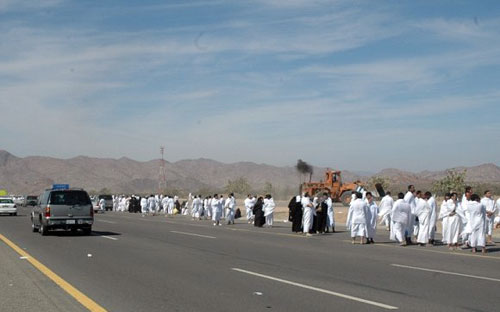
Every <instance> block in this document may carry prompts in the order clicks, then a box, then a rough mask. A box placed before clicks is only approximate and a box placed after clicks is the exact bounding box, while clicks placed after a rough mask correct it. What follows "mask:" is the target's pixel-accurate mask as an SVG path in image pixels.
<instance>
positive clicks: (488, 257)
mask: <svg viewBox="0 0 500 312" xmlns="http://www.w3.org/2000/svg"><path fill="white" fill-rule="evenodd" d="M343 242H346V243H351V241H350V240H343ZM370 245H372V244H370ZM373 245H375V246H383V247H392V248H398V249H400V250H416V251H424V252H433V253H440V254H445V255H452V256H463V257H473V258H486V259H494V260H500V257H493V256H484V255H478V254H474V255H473V254H466V253H462V252H453V251H449V252H447V251H440V250H430V249H424V247H421V248H411V247H409V246H406V247H401V246H399V245H390V244H380V243H375V244H373Z"/></svg>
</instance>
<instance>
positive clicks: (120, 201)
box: [99, 193, 276, 227]
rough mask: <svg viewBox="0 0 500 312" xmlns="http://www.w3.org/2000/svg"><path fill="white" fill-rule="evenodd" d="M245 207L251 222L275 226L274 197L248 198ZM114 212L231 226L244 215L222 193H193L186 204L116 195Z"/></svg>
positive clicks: (162, 198)
mask: <svg viewBox="0 0 500 312" xmlns="http://www.w3.org/2000/svg"><path fill="white" fill-rule="evenodd" d="M244 204H245V209H246V219H247V221H248V223H254V224H255V225H256V226H262V225H263V224H264V223H265V224H266V225H267V226H268V227H272V226H273V222H274V209H275V207H276V204H275V202H274V199H273V198H272V196H271V195H266V196H265V198H264V197H259V198H257V197H256V196H253V195H248V197H247V198H246V199H245V202H244ZM105 205H106V203H105V200H104V199H101V200H100V201H99V206H100V208H101V210H103V211H104V210H105ZM113 211H118V212H125V211H128V212H140V213H142V215H143V216H145V215H148V214H152V215H155V214H163V215H166V216H168V215H175V214H181V215H191V217H192V218H193V220H201V219H204V220H207V219H208V220H212V221H213V223H214V226H216V225H221V219H224V220H225V221H226V222H227V224H228V225H230V224H234V219H235V217H240V216H241V211H240V210H239V209H238V208H237V207H236V199H235V197H234V194H233V193H231V194H229V195H228V196H227V197H226V198H224V196H223V195H219V194H214V195H213V196H206V197H205V198H203V197H202V196H201V195H194V196H193V195H191V194H189V196H188V200H186V201H184V202H183V203H180V202H179V197H178V196H169V195H166V196H164V195H150V196H148V197H140V196H135V195H132V196H125V195H120V196H118V195H117V196H115V195H113Z"/></svg>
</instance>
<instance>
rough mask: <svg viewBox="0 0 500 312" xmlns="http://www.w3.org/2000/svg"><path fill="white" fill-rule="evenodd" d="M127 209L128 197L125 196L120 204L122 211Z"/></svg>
mask: <svg viewBox="0 0 500 312" xmlns="http://www.w3.org/2000/svg"><path fill="white" fill-rule="evenodd" d="M126 210H127V197H125V196H123V197H122V200H121V205H120V211H121V212H125V211H126Z"/></svg>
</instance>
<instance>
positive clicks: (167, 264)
mask: <svg viewBox="0 0 500 312" xmlns="http://www.w3.org/2000/svg"><path fill="white" fill-rule="evenodd" d="M28 211H29V210H28V209H24V208H22V209H20V211H19V212H20V216H18V217H8V216H5V217H4V216H2V217H0V234H2V235H4V236H5V237H6V238H8V239H9V240H11V241H12V242H13V243H15V244H16V245H17V246H19V247H20V248H22V249H23V250H25V251H26V252H28V253H29V254H30V255H31V256H32V257H33V258H36V259H37V260H38V261H39V262H41V263H43V264H44V265H45V266H47V267H48V268H50V270H52V271H53V272H54V273H56V274H57V275H58V276H60V277H61V278H63V279H64V280H65V281H66V282H68V283H70V284H71V285H72V286H74V287H75V288H77V289H78V290H80V291H81V292H82V293H84V294H85V295H86V296H88V297H89V298H91V299H92V300H94V301H95V302H96V303H98V304H99V305H100V306H102V307H103V308H104V309H106V310H108V311H384V310H389V309H396V308H397V309H399V310H401V311H498V310H499V309H500V308H499V307H500V291H499V290H500V252H499V251H500V248H498V247H496V246H492V247H489V251H490V252H489V253H488V254H487V256H481V255H472V254H471V253H470V251H451V252H450V251H448V249H447V248H446V247H445V246H439V247H419V246H410V247H399V246H397V245H396V244H394V243H391V242H389V240H388V236H389V235H388V232H386V231H385V230H380V231H379V232H378V233H377V237H376V239H375V241H376V242H377V244H375V245H352V244H351V243H350V238H349V234H348V233H347V232H340V233H335V234H330V235H322V236H313V237H304V236H298V235H296V234H292V233H291V232H290V224H289V223H288V224H286V223H281V222H280V223H277V224H276V226H275V227H274V228H272V229H266V228H263V229H259V228H255V227H253V226H251V225H248V224H247V223H246V222H244V221H243V220H242V221H237V224H235V225H231V226H227V225H223V226H221V227H214V226H213V225H212V223H211V222H209V221H192V220H190V219H189V218H187V217H183V216H175V217H169V218H165V217H164V216H154V217H153V216H146V217H141V215H139V214H129V213H114V212H108V213H105V214H99V215H97V216H96V224H95V225H94V228H93V230H94V231H93V234H92V236H81V235H74V234H71V233H66V232H54V233H52V234H51V235H49V236H46V237H42V236H41V235H39V234H37V233H32V232H31V228H30V221H29V218H28ZM338 229H340V230H341V229H342V228H341V227H338ZM0 251H1V253H0V260H1V263H2V266H4V263H8V265H5V266H4V268H7V269H3V270H0V274H2V275H1V276H0V277H2V282H1V283H2V284H1V285H0V294H1V295H0V296H1V297H0V298H2V301H3V302H5V301H4V300H7V301H9V300H10V302H11V304H10V305H8V306H5V305H4V306H3V307H2V309H1V310H2V311H31V310H38V311H53V310H56V309H52V310H51V309H46V308H47V306H50V305H47V302H43V304H39V301H40V300H41V299H40V298H44V297H50V298H51V300H52V301H53V303H52V306H57V307H64V306H66V307H67V309H66V311H78V309H79V308H80V307H78V306H77V305H78V303H76V305H75V300H74V299H73V298H72V297H70V296H69V295H68V294H66V293H65V292H64V291H63V290H62V289H60V288H58V287H57V286H56V285H55V284H53V283H52V282H51V281H50V280H48V278H45V280H44V277H43V275H42V274H41V273H40V272H38V271H37V270H36V269H34V268H27V266H29V264H27V263H26V262H25V261H23V260H22V259H19V255H16V254H15V252H13V251H12V250H11V249H10V247H8V246H7V245H6V244H4V243H3V242H0ZM89 255H91V256H89ZM0 267H1V266H0ZM6 274H9V276H10V282H9V283H11V282H12V281H13V280H14V281H19V284H20V285H21V286H20V288H23V287H24V288H23V289H29V287H32V288H33V289H35V290H36V291H37V293H36V294H35V295H36V296H35V295H33V296H32V297H33V298H31V299H29V300H24V301H23V302H24V306H17V307H15V306H13V302H16V301H15V300H14V299H15V298H14V299H12V298H11V297H8V296H11V294H9V293H8V292H4V289H5V288H8V287H10V286H8V285H6V283H7V282H5V281H4V280H5V279H4V278H3V277H4V276H5V275H6ZM30 280H31V281H30ZM30 283H31V284H30ZM30 285H31V286H30ZM40 285H42V286H40ZM43 285H44V286H43ZM21 293H22V292H21ZM30 293H31V292H30ZM23 296H24V295H23ZM65 296H66V297H65ZM18 297H19V296H18ZM21 297H22V296H21Z"/></svg>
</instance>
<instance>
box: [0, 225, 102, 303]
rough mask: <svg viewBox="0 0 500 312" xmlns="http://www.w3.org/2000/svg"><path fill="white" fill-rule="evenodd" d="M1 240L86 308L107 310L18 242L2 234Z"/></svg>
mask: <svg viewBox="0 0 500 312" xmlns="http://www.w3.org/2000/svg"><path fill="white" fill-rule="evenodd" d="M0 240H2V241H3V242H4V243H6V244H7V245H8V246H9V247H10V248H12V249H14V250H15V251H16V252H17V253H18V254H19V255H21V256H22V257H26V260H27V261H29V262H30V263H31V264H32V265H33V266H34V267H35V268H37V269H38V270H39V271H40V272H42V273H43V274H44V275H45V276H47V277H48V278H50V279H51V280H52V281H53V282H54V283H56V284H57V285H58V286H59V287H61V288H62V289H63V290H64V291H65V292H67V293H68V294H69V295H70V296H71V297H73V298H75V299H76V301H78V302H80V303H81V304H82V305H83V306H84V307H85V308H87V309H89V310H90V311H96V312H105V311H106V309H104V308H103V307H101V306H100V305H98V304H97V303H96V302H95V301H93V300H92V299H90V298H89V297H87V296H86V295H84V294H83V293H82V292H81V291H79V290H78V289H76V288H75V287H73V286H72V285H71V284H70V283H68V282H66V281H65V280H63V279H62V278H61V277H60V276H59V275H57V274H56V273H54V272H53V271H52V270H50V269H49V268H48V267H46V266H45V265H43V264H42V263H40V262H39V261H38V260H36V259H35V258H33V257H32V256H31V255H30V254H28V253H27V252H26V251H24V250H22V249H21V248H19V247H18V246H17V245H16V244H14V243H13V242H11V241H10V240H9V239H8V238H6V237H5V236H3V235H2V234H0Z"/></svg>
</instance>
